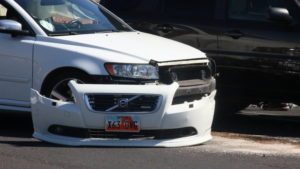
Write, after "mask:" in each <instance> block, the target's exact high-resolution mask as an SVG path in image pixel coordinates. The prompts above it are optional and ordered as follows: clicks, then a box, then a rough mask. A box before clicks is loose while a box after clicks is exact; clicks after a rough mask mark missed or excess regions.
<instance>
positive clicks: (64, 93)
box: [41, 71, 94, 101]
mask: <svg viewBox="0 0 300 169" xmlns="http://www.w3.org/2000/svg"><path fill="white" fill-rule="evenodd" d="M71 80H77V82H78V83H92V82H93V81H94V80H93V79H92V78H91V76H89V75H88V74H86V73H84V72H80V71H65V72H64V73H60V74H57V75H56V76H53V77H51V78H50V79H48V80H47V81H46V82H45V83H46V84H45V85H43V88H42V90H41V94H42V95H44V96H45V97H48V98H51V99H54V100H61V101H73V100H74V98H73V94H72V92H71V89H70V88H69V86H68V82H69V81H71Z"/></svg>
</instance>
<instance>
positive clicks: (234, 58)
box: [217, 0, 300, 95]
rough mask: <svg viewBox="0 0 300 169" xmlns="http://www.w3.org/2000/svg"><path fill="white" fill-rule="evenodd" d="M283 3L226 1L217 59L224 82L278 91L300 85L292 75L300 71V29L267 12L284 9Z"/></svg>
mask: <svg viewBox="0 0 300 169" xmlns="http://www.w3.org/2000/svg"><path fill="white" fill-rule="evenodd" d="M285 4H286V3H285V2H284V0H227V7H228V9H227V11H228V12H227V14H226V17H227V22H226V25H225V26H224V28H223V29H224V30H223V33H222V34H221V35H220V38H219V50H220V55H219V57H218V59H217V62H218V66H219V68H220V69H221V70H222V73H223V76H227V77H228V78H227V82H228V81H229V80H228V79H230V80H231V81H232V82H234V83H242V84H241V85H239V86H240V87H246V88H248V87H250V88H252V89H254V90H261V91H267V90H269V89H271V90H274V88H276V91H278V92H279V91H281V90H289V89H290V87H292V86H294V87H295V88H296V84H297V85H298V84H299V83H298V82H297V81H294V80H295V79H296V78H293V76H294V75H295V74H299V71H300V69H299V62H298V61H297V60H299V59H300V53H299V49H300V34H299V29H298V28H296V27H294V26H293V25H292V24H291V23H288V22H287V20H281V18H275V19H274V18H273V19H272V16H271V15H270V12H269V11H270V10H271V9H275V8H276V9H280V10H286V9H285V8H286V7H285ZM223 79H226V78H223ZM291 79H294V80H291ZM289 82H291V83H289ZM222 83H223V82H222ZM287 84H289V85H287ZM284 86H285V87H288V88H285V87H284ZM278 95H280V94H278Z"/></svg>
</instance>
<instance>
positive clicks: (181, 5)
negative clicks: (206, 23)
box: [164, 0, 215, 19]
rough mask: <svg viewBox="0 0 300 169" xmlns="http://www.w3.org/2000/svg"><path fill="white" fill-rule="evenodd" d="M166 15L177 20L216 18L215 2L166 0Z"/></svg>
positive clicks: (213, 0)
mask: <svg viewBox="0 0 300 169" xmlns="http://www.w3.org/2000/svg"><path fill="white" fill-rule="evenodd" d="M164 2H165V4H164V8H165V15H167V16H172V17H177V18H206V19H210V18H213V16H214V6H215V0H165V1H164Z"/></svg>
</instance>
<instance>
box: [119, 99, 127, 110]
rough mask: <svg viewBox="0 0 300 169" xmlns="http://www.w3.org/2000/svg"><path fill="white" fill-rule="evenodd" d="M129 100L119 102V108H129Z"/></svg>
mask: <svg viewBox="0 0 300 169" xmlns="http://www.w3.org/2000/svg"><path fill="white" fill-rule="evenodd" d="M128 103H129V100H128V99H127V98H125V99H120V100H119V107H121V108H126V107H128Z"/></svg>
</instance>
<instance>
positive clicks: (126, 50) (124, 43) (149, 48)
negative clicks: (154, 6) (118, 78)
mask: <svg viewBox="0 0 300 169" xmlns="http://www.w3.org/2000/svg"><path fill="white" fill-rule="evenodd" d="M53 38H54V39H57V40H60V41H63V43H64V44H69V45H71V46H73V49H74V50H76V49H79V48H81V47H82V46H84V47H85V49H86V50H84V52H85V53H86V54H87V55H89V54H95V53H97V51H99V53H98V54H97V56H98V57H101V59H105V60H109V61H114V62H115V61H117V62H130V63H131V62H146V63H149V61H150V60H155V61H158V62H165V61H172V60H186V59H196V58H205V57H206V55H205V54H204V53H203V52H201V51H199V50H198V49H195V48H193V47H190V46H188V45H185V44H182V43H179V42H176V41H173V40H169V39H166V38H162V37H159V36H155V35H151V34H147V33H141V32H116V33H97V34H83V35H73V36H57V37H53ZM104 53H105V54H104ZM103 55H106V56H103ZM108 55H109V56H108ZM103 57H106V58H103ZM133 58H134V59H133Z"/></svg>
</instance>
